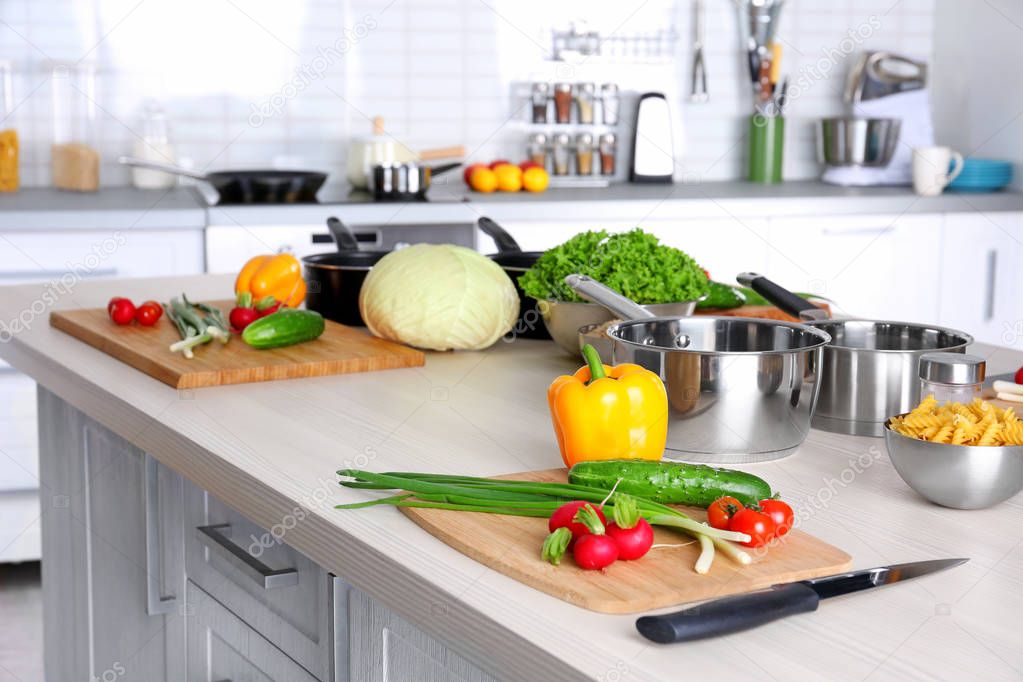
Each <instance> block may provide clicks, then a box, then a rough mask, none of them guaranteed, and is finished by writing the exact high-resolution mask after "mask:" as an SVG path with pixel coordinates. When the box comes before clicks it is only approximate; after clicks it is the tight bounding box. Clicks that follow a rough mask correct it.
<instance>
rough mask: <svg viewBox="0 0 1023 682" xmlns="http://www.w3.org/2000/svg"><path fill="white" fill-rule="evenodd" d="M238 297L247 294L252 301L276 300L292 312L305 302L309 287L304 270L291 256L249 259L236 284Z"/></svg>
mask: <svg viewBox="0 0 1023 682" xmlns="http://www.w3.org/2000/svg"><path fill="white" fill-rule="evenodd" d="M234 291H235V295H236V296H237V295H239V294H242V293H246V292H248V293H249V294H251V295H252V298H253V300H257V301H258V300H261V299H264V298H266V297H267V296H273V297H274V298H275V299H276V300H278V301H280V302H281V303H282V304H283V305H286V306H288V307H289V308H297V307H298V306H299V305H301V303H302V301H304V300H305V295H306V286H305V281H304V280H303V279H302V266H301V264H299V262H298V259H297V258H295V257H294V256H292V255H291V254H290V253H279V254H276V255H265V256H255V257H253V258H250V259H249V261H248V262H247V263H245V265H244V266H242V269H241V271H240V272H239V273H238V277H237V278H236V279H235V282H234Z"/></svg>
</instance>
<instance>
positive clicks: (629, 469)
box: [568, 459, 771, 507]
mask: <svg viewBox="0 0 1023 682" xmlns="http://www.w3.org/2000/svg"><path fill="white" fill-rule="evenodd" d="M618 479H621V482H620V483H618ZM568 480H569V481H570V482H571V483H575V484H578V485H587V486H591V487H594V488H603V489H604V490H610V489H611V488H613V487H614V485H615V483H618V487H617V488H615V490H617V491H619V492H623V493H628V494H630V495H636V496H637V497H645V498H647V499H651V500H654V501H656V502H662V503H664V504H688V505H691V506H694V507H706V506H707V505H709V504H710V503H711V502H713V501H714V500H716V499H717V498H719V497H721V496H723V495H731V496H732V497H734V498H736V499H737V500H739V501H740V502H742V503H743V504H747V505H748V504H754V503H756V502H759V501H760V500H764V499H767V498H768V497H771V486H770V485H768V484H767V481H765V480H764V479H762V478H760V477H758V476H754V475H753V474H747V473H746V472H744V471H735V470H733V469H718V468H716V467H711V466H707V465H706V464H685V463H682V462H652V461H649V460H638V459H637V460H633V459H606V460H595V461H591V462H579V463H578V464H576V465H575V466H573V467H572V468H571V469H570V470H569V472H568Z"/></svg>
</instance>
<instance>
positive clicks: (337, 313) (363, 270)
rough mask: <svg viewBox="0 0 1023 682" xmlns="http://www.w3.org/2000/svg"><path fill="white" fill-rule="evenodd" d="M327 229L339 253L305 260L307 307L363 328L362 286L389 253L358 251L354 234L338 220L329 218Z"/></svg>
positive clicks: (303, 259) (383, 251) (315, 255)
mask: <svg viewBox="0 0 1023 682" xmlns="http://www.w3.org/2000/svg"><path fill="white" fill-rule="evenodd" d="M327 228H328V229H329V230H330V233H331V234H332V235H333V236H334V242H335V243H336V244H337V251H335V252H329V253H317V254H313V255H311V256H305V257H304V258H302V266H303V271H304V272H303V274H304V276H305V282H306V289H307V291H308V293H307V294H306V299H305V306H306V308H308V309H309V310H315V311H316V312H318V313H320V314H321V315H323V316H324V317H325V318H327V319H328V320H334V321H335V322H340V323H341V324H348V325H358V326H364V325H365V323H364V322H363V321H362V315H361V314H360V313H359V293H360V292H361V291H362V283H363V281H364V280H365V279H366V275H368V274H369V271H370V269H372V267H373V266H374V265H376V263H377V261H379V260H380V259H381V258H383V257H384V256H386V255H387V254H389V253H390V251H388V250H373V251H361V250H359V242H358V240H356V238H355V235H354V234H352V233H351V231H350V230H349V229H348V228H347V227H345V225H344V224H343V223H342V222H341V221H340V220H338V219H337V218H335V217H330V218H328V219H327Z"/></svg>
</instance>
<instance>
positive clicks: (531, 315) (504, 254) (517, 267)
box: [476, 216, 551, 339]
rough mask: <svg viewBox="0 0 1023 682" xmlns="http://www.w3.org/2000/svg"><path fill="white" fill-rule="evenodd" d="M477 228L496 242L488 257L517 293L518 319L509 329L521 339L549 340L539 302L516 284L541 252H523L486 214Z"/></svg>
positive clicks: (477, 222) (478, 221) (549, 336)
mask: <svg viewBox="0 0 1023 682" xmlns="http://www.w3.org/2000/svg"><path fill="white" fill-rule="evenodd" d="M476 224H477V225H478V226H479V228H480V230H482V231H483V233H484V234H485V235H487V236H488V237H490V238H491V239H493V240H494V243H495V244H497V253H494V254H491V255H489V256H488V258H490V260H492V261H494V262H495V263H497V264H498V265H500V266H501V267H502V268H503V269H504V271H505V273H506V274H507V275H508V276H509V277H511V281H512V284H514V285H515V291H517V292H518V294H519V318H518V319H517V320H516V321H515V326H514V327H513V328H512V332H513V333H514V334H515V335H516V336H521V337H522V338H524V339H549V338H551V335H550V334H549V333H548V332H547V326H546V325H545V324H544V323H543V320H542V319H541V317H540V310H539V308H538V307H537V306H538V305H539V303H538V302H537V300H536V299H534V298H530V297H529V296H526V293H525V292H524V291H522V287H520V286H519V275H521V274H522V273H524V272H525V271H526V270H528V269H529V268H531V267H532V266H533V263H535V262H536V261H537V259H538V258H540V256H542V255H543V253H544V252H543V251H523V250H522V248H521V247H520V246H519V243H518V242H517V241H515V238H514V237H512V236H511V235H510V234H508V232H507V231H506V230H505V229H504V228H503V227H501V226H500V225H498V224H497V223H495V222H494V221H493V220H491V219H490V218H487V217H485V216H484V217H482V218H480V219H479V220H477V221H476Z"/></svg>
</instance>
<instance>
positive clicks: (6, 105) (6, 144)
mask: <svg viewBox="0 0 1023 682" xmlns="http://www.w3.org/2000/svg"><path fill="white" fill-rule="evenodd" d="M13 110H14V88H13V85H12V77H11V63H10V62H9V61H4V62H0V115H2V116H3V120H4V121H7V120H9V119H10V116H11V113H12V112H13ZM17 191H18V133H17V131H16V130H14V128H7V129H4V130H0V192H17Z"/></svg>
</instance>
